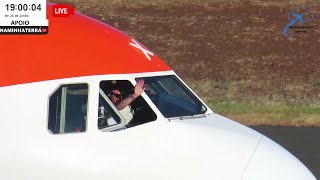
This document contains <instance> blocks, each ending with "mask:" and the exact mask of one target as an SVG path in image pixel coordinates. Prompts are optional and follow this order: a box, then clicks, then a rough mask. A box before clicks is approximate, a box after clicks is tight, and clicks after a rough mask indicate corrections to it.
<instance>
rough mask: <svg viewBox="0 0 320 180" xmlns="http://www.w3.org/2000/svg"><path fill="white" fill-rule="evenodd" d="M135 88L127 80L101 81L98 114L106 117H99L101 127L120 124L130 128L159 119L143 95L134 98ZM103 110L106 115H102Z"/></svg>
mask: <svg viewBox="0 0 320 180" xmlns="http://www.w3.org/2000/svg"><path fill="white" fill-rule="evenodd" d="M134 88H135V87H134V86H133V85H132V83H131V82H130V81H127V80H108V81H101V82H100V90H101V92H100V95H99V96H100V98H99V113H98V116H99V117H100V116H101V117H104V116H105V117H104V118H99V123H98V128H99V129H104V128H106V127H109V126H116V125H118V124H123V126H125V127H126V128H130V127H133V126H137V125H140V124H144V123H147V122H151V121H154V120H156V119H157V116H156V114H155V113H154V112H153V110H152V109H151V108H150V106H149V105H148V103H147V102H146V101H145V100H144V99H143V98H142V97H141V96H138V97H136V98H133V96H132V95H133V94H134ZM103 104H104V105H103ZM102 109H103V110H102ZM101 112H103V113H104V115H101ZM118 114H119V116H120V117H121V119H120V118H119V116H118Z"/></svg>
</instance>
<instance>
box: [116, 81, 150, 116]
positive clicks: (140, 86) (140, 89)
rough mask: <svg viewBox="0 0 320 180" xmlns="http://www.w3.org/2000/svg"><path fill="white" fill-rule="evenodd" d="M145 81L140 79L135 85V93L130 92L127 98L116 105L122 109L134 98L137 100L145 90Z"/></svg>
mask: <svg viewBox="0 0 320 180" xmlns="http://www.w3.org/2000/svg"><path fill="white" fill-rule="evenodd" d="M143 85H144V81H143V80H139V81H138V82H137V83H136V85H135V87H134V93H133V94H130V95H129V96H128V97H127V98H125V99H122V100H121V101H120V102H119V103H118V104H116V107H117V109H118V110H122V109H124V108H125V107H127V106H128V105H129V104H130V103H131V102H132V101H133V100H135V99H136V98H137V97H139V96H140V95H141V94H142V93H143V91H144V89H145V88H144V87H143Z"/></svg>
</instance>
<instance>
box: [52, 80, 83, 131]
mask: <svg viewBox="0 0 320 180" xmlns="http://www.w3.org/2000/svg"><path fill="white" fill-rule="evenodd" d="M87 102H88V85H87V84H69V85H62V86H60V87H59V88H58V89H57V90H56V91H55V92H54V93H53V94H52V95H51V96H50V98H49V121H48V129H49V131H50V132H52V133H53V134H64V133H72V132H84V131H86V128H87V122H86V121H87V120H86V119H87Z"/></svg>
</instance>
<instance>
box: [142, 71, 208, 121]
mask: <svg viewBox="0 0 320 180" xmlns="http://www.w3.org/2000/svg"><path fill="white" fill-rule="evenodd" d="M143 80H144V82H145V87H146V89H147V90H146V94H147V95H148V96H149V98H150V99H151V101H152V102H153V103H154V104H155V105H156V106H157V108H158V109H159V110H160V112H161V113H162V114H163V116H164V117H166V118H174V117H182V116H194V115H198V114H204V113H205V112H206V111H207V108H206V107H205V106H204V105H203V104H202V103H201V101H200V100H199V99H198V98H197V97H195V96H194V95H193V94H192V92H190V91H189V90H188V88H187V87H186V86H185V85H184V84H183V83H182V82H180V81H179V79H178V78H177V77H175V76H174V75H168V76H155V77H144V78H143Z"/></svg>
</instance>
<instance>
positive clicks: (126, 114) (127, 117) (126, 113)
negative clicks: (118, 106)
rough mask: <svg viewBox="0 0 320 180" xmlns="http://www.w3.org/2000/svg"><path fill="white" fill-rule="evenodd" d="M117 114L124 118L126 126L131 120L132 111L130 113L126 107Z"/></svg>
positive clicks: (128, 107) (129, 109) (129, 108)
mask: <svg viewBox="0 0 320 180" xmlns="http://www.w3.org/2000/svg"><path fill="white" fill-rule="evenodd" d="M119 112H120V113H121V115H122V116H123V117H124V119H125V121H126V124H128V123H129V122H130V121H131V119H132V118H133V111H132V109H131V107H130V105H128V106H126V107H125V108H123V109H122V110H120V111H119Z"/></svg>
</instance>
